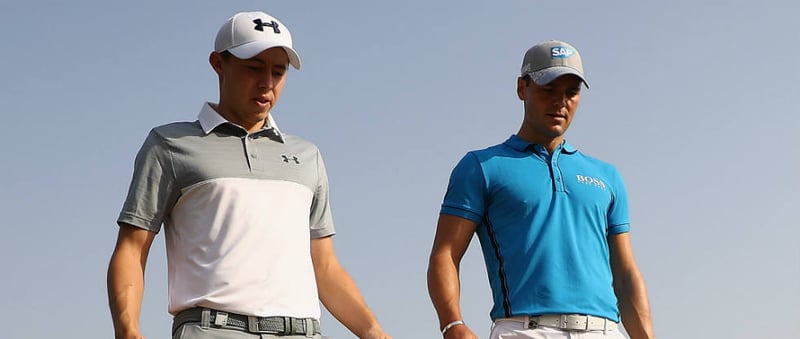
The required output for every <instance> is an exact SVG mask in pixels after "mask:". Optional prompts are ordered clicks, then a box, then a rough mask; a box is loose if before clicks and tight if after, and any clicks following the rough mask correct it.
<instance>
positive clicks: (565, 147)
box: [504, 134, 578, 154]
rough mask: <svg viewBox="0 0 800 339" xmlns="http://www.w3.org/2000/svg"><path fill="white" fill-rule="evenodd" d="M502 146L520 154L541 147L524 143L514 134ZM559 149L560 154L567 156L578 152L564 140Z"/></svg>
mask: <svg viewBox="0 0 800 339" xmlns="http://www.w3.org/2000/svg"><path fill="white" fill-rule="evenodd" d="M504 144H506V145H508V147H511V148H513V149H515V150H517V151H520V152H526V151H529V150H530V149H532V148H534V147H536V146H539V147H541V145H538V144H534V143H532V142H529V141H526V140H525V139H522V138H520V137H519V136H517V135H516V134H513V135H511V136H510V137H509V138H508V139H507V140H506V141H505V142H504ZM559 149H560V151H561V152H562V153H567V154H572V153H575V152H577V151H578V149H577V148H575V147H573V146H572V145H570V144H569V143H568V142H567V140H564V142H563V143H561V145H560V146H559Z"/></svg>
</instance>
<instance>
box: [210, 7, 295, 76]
mask: <svg viewBox="0 0 800 339" xmlns="http://www.w3.org/2000/svg"><path fill="white" fill-rule="evenodd" d="M273 47H282V48H283V49H284V50H286V54H288V55H289V64H291V65H292V66H293V67H294V68H295V69H298V70H299V69H300V66H301V63H300V56H299V55H298V54H297V52H296V51H295V50H294V48H292V34H291V33H289V29H288V28H286V26H284V25H283V24H282V23H281V22H280V21H278V19H275V17H273V16H271V15H269V14H267V13H264V12H241V13H236V14H235V15H233V16H232V17H230V18H228V20H227V21H225V23H224V24H222V27H220V28H219V32H217V39H216V40H215V41H214V50H215V51H217V52H222V51H228V52H230V53H231V54H233V55H234V56H235V57H237V58H239V59H250V58H252V57H254V56H256V55H258V54H259V53H261V52H263V51H265V50H267V49H270V48H273Z"/></svg>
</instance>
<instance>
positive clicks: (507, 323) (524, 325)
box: [489, 317, 625, 339]
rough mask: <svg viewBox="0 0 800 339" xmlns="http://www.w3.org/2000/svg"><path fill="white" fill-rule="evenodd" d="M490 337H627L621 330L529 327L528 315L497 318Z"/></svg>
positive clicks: (530, 338) (562, 338)
mask: <svg viewBox="0 0 800 339" xmlns="http://www.w3.org/2000/svg"><path fill="white" fill-rule="evenodd" d="M489 339H625V336H624V335H623V334H622V333H621V332H620V331H619V330H613V331H611V330H606V331H603V330H600V331H565V330H562V329H559V328H553V327H544V326H539V327H537V328H528V319H527V317H515V318H506V319H497V320H495V322H494V324H492V332H491V334H490V335H489Z"/></svg>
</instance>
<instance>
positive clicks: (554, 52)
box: [550, 47, 575, 58]
mask: <svg viewBox="0 0 800 339" xmlns="http://www.w3.org/2000/svg"><path fill="white" fill-rule="evenodd" d="M573 54H575V51H574V50H572V48H569V47H550V57H552V58H569V57H571V56H572V55H573Z"/></svg>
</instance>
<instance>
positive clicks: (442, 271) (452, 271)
mask: <svg viewBox="0 0 800 339" xmlns="http://www.w3.org/2000/svg"><path fill="white" fill-rule="evenodd" d="M460 293H461V286H460V282H459V278H458V267H457V266H456V264H455V263H454V262H453V260H452V258H451V257H450V256H449V255H442V254H434V255H432V256H431V259H430V262H429V264H428V294H429V295H430V298H431V302H432V303H433V307H434V308H435V309H436V314H437V315H438V316H439V328H442V327H444V326H445V325H447V324H448V323H450V322H452V321H455V320H461V319H462V317H461V307H460V305H459V304H460Z"/></svg>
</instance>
